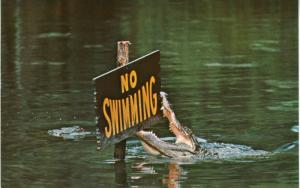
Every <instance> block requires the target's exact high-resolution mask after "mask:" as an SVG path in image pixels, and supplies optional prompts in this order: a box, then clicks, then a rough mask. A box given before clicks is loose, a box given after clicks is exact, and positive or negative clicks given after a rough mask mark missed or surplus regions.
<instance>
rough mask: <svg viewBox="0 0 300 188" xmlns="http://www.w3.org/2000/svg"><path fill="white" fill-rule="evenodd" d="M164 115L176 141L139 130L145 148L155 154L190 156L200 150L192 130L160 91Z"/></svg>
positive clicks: (174, 156) (138, 135) (138, 134)
mask: <svg viewBox="0 0 300 188" xmlns="http://www.w3.org/2000/svg"><path fill="white" fill-rule="evenodd" d="M160 96H161V98H162V108H161V110H162V111H163V114H164V116H165V117H166V118H167V119H168V120H169V130H170V131H171V132H172V133H174V135H175V136H176V141H175V143H169V142H165V141H163V140H161V139H160V138H158V137H157V136H156V135H155V134H154V133H153V132H148V131H143V130H141V131H139V132H137V133H136V136H137V137H138V138H139V139H140V140H141V141H142V144H143V146H144V148H145V150H146V151H147V152H149V153H151V154H154V155H159V154H160V155H164V156H167V157H173V158H176V157H189V156H191V155H194V154H195V153H196V152H198V151H199V144H198V142H197V140H196V137H195V136H194V134H193V133H192V131H191V130H190V129H189V128H187V127H184V126H182V125H181V124H180V123H179V121H178V120H177V119H176V116H175V113H174V112H173V110H172V109H171V107H170V104H169V102H168V100H167V94H166V93H164V92H161V93H160Z"/></svg>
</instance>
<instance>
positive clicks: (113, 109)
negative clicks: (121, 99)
mask: <svg viewBox="0 0 300 188" xmlns="http://www.w3.org/2000/svg"><path fill="white" fill-rule="evenodd" d="M110 114H111V119H112V120H111V121H112V127H113V135H116V134H118V133H119V116H118V103H117V101H116V100H110Z"/></svg>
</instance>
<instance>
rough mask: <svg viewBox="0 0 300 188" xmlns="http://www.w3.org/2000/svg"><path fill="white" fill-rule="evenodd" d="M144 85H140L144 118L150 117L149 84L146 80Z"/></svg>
mask: <svg viewBox="0 0 300 188" xmlns="http://www.w3.org/2000/svg"><path fill="white" fill-rule="evenodd" d="M145 85H146V89H145V86H143V87H142V93H143V111H144V120H146V119H147V118H149V117H150V102H149V84H148V82H146V84H145Z"/></svg>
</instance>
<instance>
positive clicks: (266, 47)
mask: <svg viewBox="0 0 300 188" xmlns="http://www.w3.org/2000/svg"><path fill="white" fill-rule="evenodd" d="M297 7H298V5H297V1H295V0H291V1H283V0H282V1H273V0H272V1H267V0H264V1H261V0H252V1H248V0H245V1H206V0H204V1H200V0H199V1H170V2H168V1H147V2H146V1H114V0H112V1H94V0H93V1H92V0H91V1H78V0H76V1H71V0H66V1H58V0H54V1H46V0H39V1H33V0H27V1H22V0H11V1H2V31H1V35H2V41H1V45H2V48H1V54H2V55H1V75H2V77H1V78H2V82H1V90H2V92H1V102H2V103H1V105H2V106H1V107H2V112H1V116H2V121H1V148H2V162H1V163H2V164H1V165H2V172H1V176H2V186H3V187H168V186H169V187H176V186H178V187H179V186H181V187H255V188H256V187H264V188H265V187H272V188H273V187H288V188H289V187H298V149H297V148H294V149H292V150H289V151H288V152H283V153H279V154H275V155H271V156H268V157H265V158H262V159H249V160H227V161H197V162H193V163H191V164H189V163H184V164H181V163H179V162H178V161H172V160H168V159H163V158H157V157H152V156H149V155H147V154H146V153H144V152H143V150H142V148H141V147H140V144H139V143H138V142H135V141H134V139H133V140H132V141H130V142H129V143H128V144H127V152H128V154H127V158H126V160H125V162H123V163H122V162H119V163H115V162H114V160H113V157H112V153H113V148H109V149H108V150H106V151H105V152H99V151H97V150H96V141H95V138H94V137H87V138H86V139H82V140H79V141H73V140H62V139H59V138H55V137H51V136H49V135H48V133H47V131H48V130H50V129H56V128H61V127H68V126H74V125H79V126H81V127H83V128H85V129H88V130H94V129H95V122H94V116H95V113H94V109H93V106H94V104H93V88H92V81H91V80H92V78H93V77H95V76H97V75H99V74H101V73H103V72H106V71H108V70H110V69H112V68H114V67H115V66H116V64H115V56H116V52H115V51H116V42H117V41H118V40H122V39H125V40H130V41H131V42H132V45H131V46H130V56H131V57H130V59H134V58H136V57H139V56H142V55H144V54H146V53H148V52H150V51H152V50H155V49H159V50H161V77H162V84H163V90H164V91H165V92H167V93H169V99H170V102H171V103H172V104H173V108H174V110H175V112H176V114H177V116H178V118H179V120H180V121H181V122H182V123H183V124H184V125H187V126H188V127H190V128H192V129H193V131H194V132H195V133H196V135H198V136H199V137H202V138H205V139H208V140H209V141H218V142H224V143H233V144H245V145H248V146H251V147H253V148H257V149H263V150H267V151H272V150H273V149H276V148H277V147H279V146H281V145H283V144H287V143H291V142H293V141H295V140H297V139H298V134H297V133H294V132H292V131H291V127H292V126H294V125H297V124H298V43H297V41H298V37H297V35H298V34H297V28H298V21H297V19H298V16H297ZM154 131H155V132H156V133H157V134H158V135H159V136H160V137H169V136H171V135H170V133H169V132H168V128H167V122H166V121H165V120H161V121H159V122H158V124H157V125H155V128H154Z"/></svg>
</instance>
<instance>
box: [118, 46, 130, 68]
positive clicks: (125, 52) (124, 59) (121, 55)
mask: <svg viewBox="0 0 300 188" xmlns="http://www.w3.org/2000/svg"><path fill="white" fill-rule="evenodd" d="M130 44H131V43H130V41H119V42H118V49H117V61H118V66H122V65H126V64H127V63H128V62H129V45H130Z"/></svg>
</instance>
